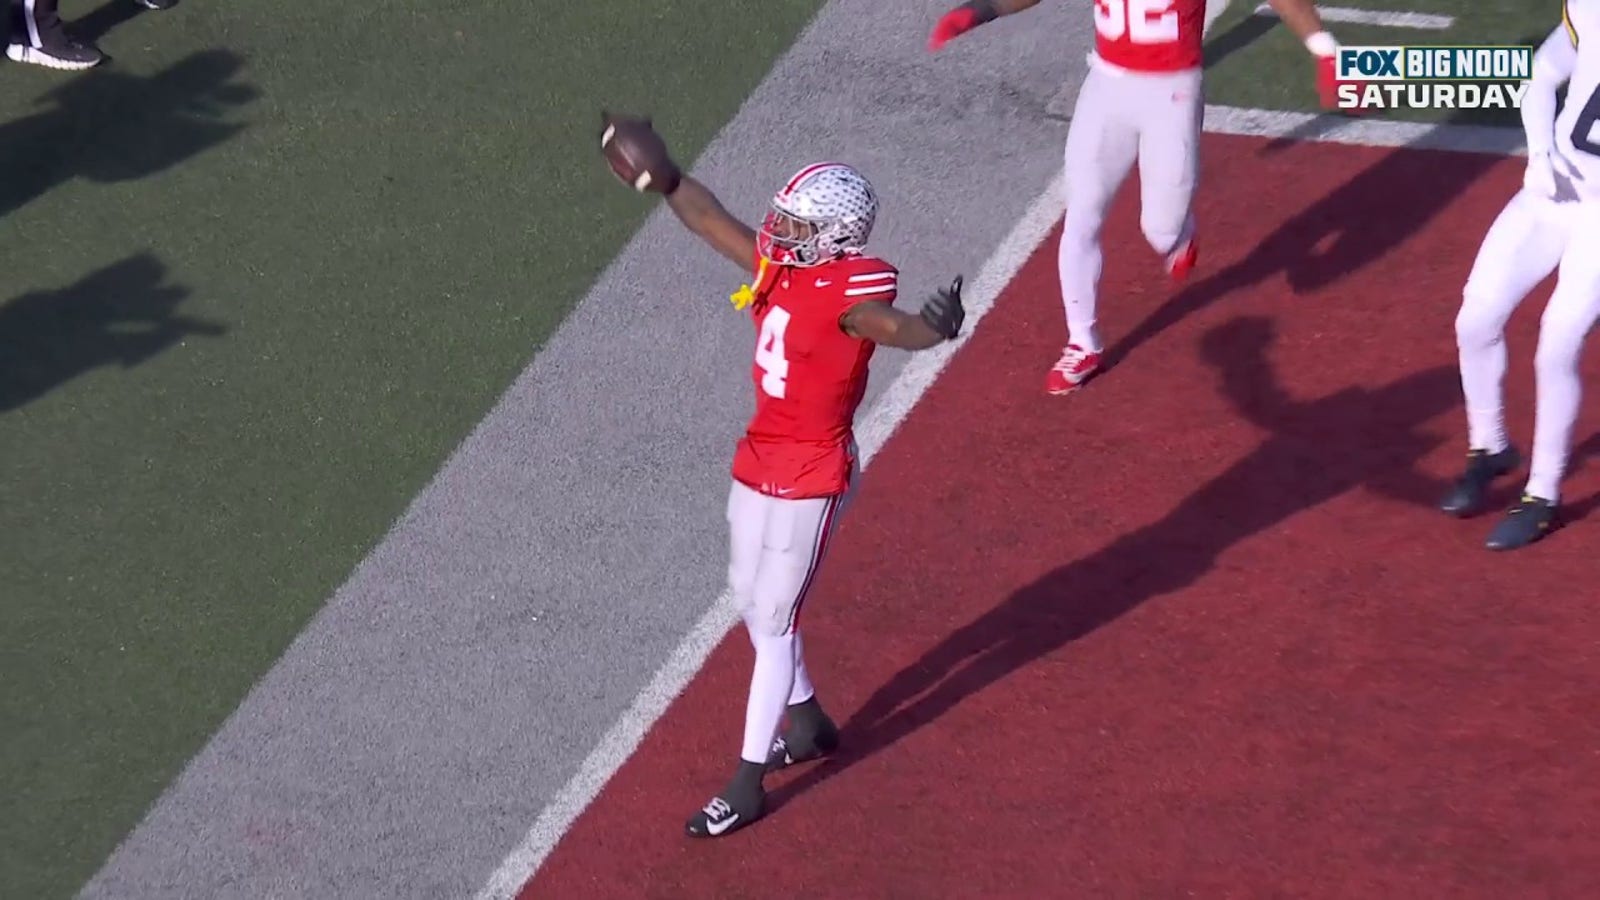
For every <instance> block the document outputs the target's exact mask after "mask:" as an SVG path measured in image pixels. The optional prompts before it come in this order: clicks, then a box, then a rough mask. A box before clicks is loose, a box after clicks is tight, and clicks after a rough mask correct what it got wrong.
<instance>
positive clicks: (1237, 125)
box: [1205, 105, 1528, 156]
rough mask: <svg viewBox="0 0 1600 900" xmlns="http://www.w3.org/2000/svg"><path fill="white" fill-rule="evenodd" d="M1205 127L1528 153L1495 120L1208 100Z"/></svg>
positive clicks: (1367, 143) (1515, 134) (1517, 132)
mask: <svg viewBox="0 0 1600 900" xmlns="http://www.w3.org/2000/svg"><path fill="white" fill-rule="evenodd" d="M1205 130H1206V131H1207V132H1210V133H1212V134H1238V135H1244V136H1247V137H1265V138H1287V139H1290V140H1296V141H1320V142H1324V143H1333V144H1355V145H1359V146H1363V147H1407V148H1410V149H1414V150H1455V151H1458V152H1462V153H1495V154H1499V155H1502V156H1526V155H1527V154H1528V148H1527V142H1526V140H1525V139H1524V137H1523V133H1522V129H1520V128H1502V127H1498V126H1493V125H1450V124H1443V125H1427V124H1422V123H1419V122H1390V121H1382V120H1377V119H1352V118H1347V117H1345V116H1339V115H1318V114H1316V113H1301V112H1284V111H1281V110H1270V109H1244V108H1241V107H1237V106H1210V105H1208V106H1206V109H1205Z"/></svg>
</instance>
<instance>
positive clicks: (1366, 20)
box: [1254, 3, 1456, 31]
mask: <svg viewBox="0 0 1600 900" xmlns="http://www.w3.org/2000/svg"><path fill="white" fill-rule="evenodd" d="M1317 12H1318V13H1321V15H1322V19H1323V21H1325V22H1346V23H1348V24H1351V25H1382V26H1384V27H1386V28H1416V29H1420V30H1423V31H1444V30H1445V29H1446V28H1449V27H1450V26H1452V25H1454V24H1455V23H1456V17H1455V16H1440V15H1434V14H1433V13H1419V12H1389V11H1387V10H1382V9H1351V8H1349V7H1347V6H1323V5H1321V4H1318V5H1317ZM1254 14H1255V15H1258V16H1270V17H1271V18H1274V19H1275V18H1277V17H1278V13H1277V11H1276V10H1274V9H1273V8H1272V7H1271V6H1269V5H1267V4H1265V3H1263V4H1261V5H1260V6H1258V7H1256V9H1255V13H1254Z"/></svg>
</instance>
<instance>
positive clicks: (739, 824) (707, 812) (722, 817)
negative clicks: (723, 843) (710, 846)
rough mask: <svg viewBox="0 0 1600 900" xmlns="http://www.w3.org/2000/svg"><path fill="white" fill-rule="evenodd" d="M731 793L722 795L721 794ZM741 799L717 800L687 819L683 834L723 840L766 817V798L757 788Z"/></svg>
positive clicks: (726, 798) (720, 798) (721, 797)
mask: <svg viewBox="0 0 1600 900" xmlns="http://www.w3.org/2000/svg"><path fill="white" fill-rule="evenodd" d="M729 793H732V792H731V791H723V794H724V795H726V794H729ZM741 793H745V794H747V796H743V797H728V796H717V797H712V798H711V802H709V803H707V804H706V805H705V806H704V807H701V809H700V811H699V812H697V813H695V814H694V815H693V816H690V817H689V821H688V823H687V824H685V825H684V826H683V831H684V833H685V834H687V835H688V836H689V837H696V838H707V837H723V836H724V835H729V834H732V833H734V832H735V831H738V830H739V829H741V828H743V827H745V826H746V825H749V824H750V823H751V822H754V821H756V820H757V819H759V818H761V816H762V815H763V814H765V813H766V806H767V795H766V792H765V791H762V790H761V789H760V788H757V789H756V790H755V791H754V792H741Z"/></svg>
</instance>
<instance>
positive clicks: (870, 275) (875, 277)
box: [850, 272, 900, 283]
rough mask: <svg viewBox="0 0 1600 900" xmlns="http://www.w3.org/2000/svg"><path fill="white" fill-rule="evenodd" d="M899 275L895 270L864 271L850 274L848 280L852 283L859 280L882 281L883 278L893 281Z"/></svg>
mask: <svg viewBox="0 0 1600 900" xmlns="http://www.w3.org/2000/svg"><path fill="white" fill-rule="evenodd" d="M899 277H900V276H899V274H898V273H896V272H866V273H864V274H861V275H851V276H850V281H851V282H852V283H854V282H860V281H883V280H885V279H887V280H889V281H894V280H895V279H897V278H899Z"/></svg>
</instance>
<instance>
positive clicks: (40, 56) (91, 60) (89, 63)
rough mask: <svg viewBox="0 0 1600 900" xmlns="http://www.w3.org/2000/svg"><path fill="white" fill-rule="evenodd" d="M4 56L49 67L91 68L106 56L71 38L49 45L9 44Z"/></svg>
mask: <svg viewBox="0 0 1600 900" xmlns="http://www.w3.org/2000/svg"><path fill="white" fill-rule="evenodd" d="M6 56H8V57H10V58H11V59H12V60H13V61H14V62H19V63H28V64H29V65H35V66H45V67H46V68H50V69H92V68H94V67H95V66H98V65H100V63H101V62H103V61H104V60H105V58H106V55H105V54H104V53H101V52H100V48H99V47H96V46H95V45H93V44H85V43H80V42H78V41H71V40H68V41H61V42H60V43H55V44H51V45H50V46H49V47H30V46H28V45H27V44H11V45H9V46H7V47H6Z"/></svg>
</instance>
